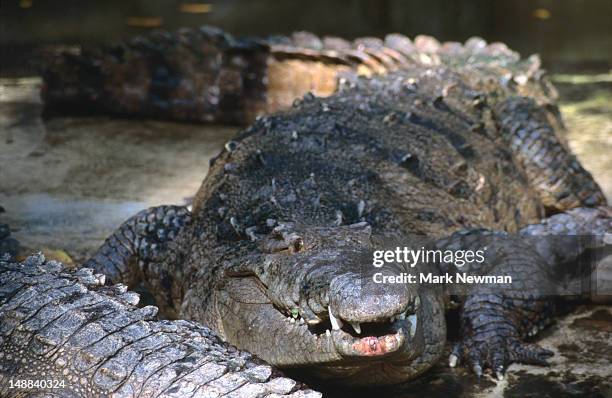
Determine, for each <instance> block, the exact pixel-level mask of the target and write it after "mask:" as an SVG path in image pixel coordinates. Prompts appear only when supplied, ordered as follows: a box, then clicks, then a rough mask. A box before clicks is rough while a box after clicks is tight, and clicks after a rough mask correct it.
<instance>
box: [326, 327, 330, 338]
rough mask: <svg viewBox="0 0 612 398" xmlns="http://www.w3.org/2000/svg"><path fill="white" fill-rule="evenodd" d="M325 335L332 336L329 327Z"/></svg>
mask: <svg viewBox="0 0 612 398" xmlns="http://www.w3.org/2000/svg"><path fill="white" fill-rule="evenodd" d="M325 335H326V336H327V337H329V336H331V332H330V331H329V329H327V330H326V331H325Z"/></svg>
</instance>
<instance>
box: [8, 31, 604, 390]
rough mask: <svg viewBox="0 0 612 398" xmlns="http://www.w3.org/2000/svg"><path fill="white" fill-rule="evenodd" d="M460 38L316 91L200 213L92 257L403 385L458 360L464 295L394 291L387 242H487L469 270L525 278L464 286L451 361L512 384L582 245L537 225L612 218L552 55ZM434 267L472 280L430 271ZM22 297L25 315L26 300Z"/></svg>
mask: <svg viewBox="0 0 612 398" xmlns="http://www.w3.org/2000/svg"><path fill="white" fill-rule="evenodd" d="M448 48H450V49H449V51H451V50H452V51H451V52H452V53H453V54H456V55H455V58H453V57H448V59H447V60H446V61H440V63H439V64H438V63H436V62H434V63H433V64H432V63H431V62H430V61H431V57H429V56H428V57H425V58H423V59H422V60H418V59H417V60H415V61H414V62H413V63H410V65H406V66H405V67H403V68H402V70H400V71H395V72H392V73H389V74H386V75H384V76H374V77H372V78H369V79H347V81H346V82H345V83H344V84H342V85H341V86H339V87H338V90H337V91H338V92H337V93H336V94H334V95H331V96H329V97H326V98H316V97H314V96H312V95H306V96H305V97H304V98H303V99H302V100H301V101H298V102H297V103H296V104H295V106H294V107H292V108H291V109H290V110H288V112H286V113H283V114H278V115H274V116H267V117H263V118H260V119H258V120H257V121H256V122H255V123H254V124H253V125H252V126H251V127H250V128H248V129H246V130H244V131H242V132H241V133H239V134H238V135H237V136H236V137H235V139H234V140H232V141H230V142H228V143H227V144H226V146H225V150H224V151H223V152H222V153H221V154H220V155H219V156H218V157H217V158H216V159H214V160H213V162H212V164H211V168H210V171H209V174H208V176H207V177H206V179H205V180H204V182H203V184H202V187H201V188H200V191H199V192H198V194H197V196H196V199H195V202H194V206H193V210H192V211H190V210H189V209H187V208H185V207H180V206H160V207H157V208H152V209H149V210H145V211H143V212H141V213H139V214H138V215H136V216H134V217H133V218H131V219H129V220H128V221H126V222H125V223H124V224H123V225H122V226H121V227H120V228H119V229H118V231H117V232H116V233H115V234H113V235H112V236H111V237H109V238H108V239H107V241H106V242H105V244H104V245H103V246H102V247H101V248H100V250H99V251H98V252H97V254H96V255H95V256H94V257H92V259H90V260H89V261H88V262H87V263H86V264H85V266H87V267H92V268H94V269H95V270H96V272H100V273H103V274H105V275H106V276H107V278H108V279H109V280H112V281H113V282H115V283H117V282H123V283H126V284H128V285H130V286H134V285H136V284H138V283H139V282H141V281H144V282H145V284H146V285H147V287H148V288H149V290H150V291H151V292H152V293H153V294H154V295H155V296H156V303H157V305H158V306H160V309H161V310H162V312H163V313H164V314H165V315H166V316H167V317H170V318H180V319H189V320H192V321H197V322H201V323H202V324H204V325H205V326H207V327H209V328H210V329H212V331H213V332H215V333H216V334H218V335H219V336H220V337H221V338H222V339H223V340H225V341H228V342H229V343H231V344H234V345H236V346H237V347H239V348H240V349H244V350H247V351H249V352H251V353H253V354H255V355H257V356H259V357H261V358H262V359H263V360H265V361H267V362H268V363H270V364H272V365H274V366H278V367H281V368H287V369H290V368H296V369H299V372H296V374H299V375H301V376H302V377H308V378H309V379H310V380H317V379H325V380H328V381H330V382H334V383H338V384H343V385H388V384H396V383H401V382H404V381H407V380H410V379H412V378H414V377H416V376H417V375H419V374H421V373H423V372H424V371H426V370H427V369H429V368H430V367H431V366H433V364H435V363H436V361H438V359H439V358H440V356H441V355H442V353H443V349H444V346H445V343H446V326H445V318H444V310H445V304H446V303H445V302H446V299H447V298H448V295H447V294H445V293H449V291H450V292H452V291H453V287H452V286H450V287H449V286H442V285H431V284H422V283H421V284H419V283H415V284H393V285H377V284H375V283H374V282H373V281H372V279H371V277H370V274H369V273H370V272H371V271H373V267H371V263H372V256H371V255H372V253H371V251H372V250H373V249H377V248H382V247H384V246H386V245H388V244H389V242H394V243H398V245H400V246H410V247H414V248H418V247H421V245H425V244H427V245H428V246H429V245H435V246H437V247H439V248H457V247H461V248H465V249H467V248H478V247H482V246H488V247H489V248H490V251H491V252H492V254H491V257H488V258H487V263H486V264H485V266H482V267H480V268H478V267H472V266H466V267H463V268H462V269H461V270H462V271H463V272H466V273H469V274H472V275H482V274H492V275H510V276H512V278H513V283H512V285H511V286H510V287H508V288H507V289H504V290H503V291H497V292H495V291H493V292H492V291H490V290H486V289H484V288H483V289H484V290H481V289H480V287H478V286H471V287H470V286H465V287H464V288H465V290H463V291H461V292H454V294H457V295H458V296H459V297H458V299H459V301H460V302H461V314H460V315H461V332H462V333H461V334H462V337H461V341H460V343H459V344H458V345H457V346H455V348H454V349H453V351H452V354H451V357H450V362H451V365H453V366H454V365H456V364H457V362H458V361H463V362H465V363H466V364H468V365H469V366H470V367H471V368H472V369H473V370H474V371H475V372H476V373H477V374H480V373H482V371H483V369H485V368H488V369H491V370H493V371H494V372H496V373H497V374H498V376H499V377H501V375H502V373H503V371H504V369H505V367H506V366H508V365H509V364H510V363H512V362H525V363H545V360H546V358H547V357H548V356H550V355H551V352H549V351H547V350H544V349H542V348H540V347H538V346H537V345H534V344H531V343H526V342H525V338H526V337H527V336H528V335H530V334H532V333H533V332H534V330H536V331H537V330H538V328H539V327H541V325H542V324H544V323H545V322H546V321H547V319H548V318H549V317H550V314H551V306H552V304H553V303H552V300H551V299H550V297H548V295H549V294H551V291H550V290H548V289H547V285H548V284H549V276H548V275H549V273H550V272H554V267H555V266H556V265H557V264H555V261H552V260H554V259H559V258H562V259H564V260H571V259H572V255H573V253H574V251H572V250H570V249H571V248H570V247H566V246H564V245H558V244H555V242H554V241H552V240H551V241H547V240H544V241H540V242H538V244H537V245H535V244H534V245H532V244H531V241H530V240H526V239H522V238H520V235H521V234H522V235H527V236H529V235H538V236H539V235H547V234H555V233H559V231H561V233H563V234H569V235H572V234H576V235H582V234H595V235H602V234H604V233H609V232H610V231H611V230H612V225H611V223H612V217H610V212H609V208H607V207H605V204H606V203H605V199H604V197H603V195H602V193H601V191H600V189H599V187H598V186H597V184H596V183H595V182H594V181H593V180H592V178H591V176H590V174H589V173H588V172H586V171H585V170H584V169H583V168H582V167H581V166H580V165H579V164H578V162H577V161H576V160H575V158H574V157H573V156H572V155H571V154H570V153H569V152H568V151H567V149H566V148H565V147H564V145H563V144H562V143H560V142H559V140H558V138H557V136H556V133H555V130H557V129H560V128H562V123H561V120H560V118H559V114H558V112H557V110H556V107H555V106H554V101H553V98H552V96H553V93H552V92H551V90H550V87H549V86H548V84H547V83H546V81H545V79H542V73H541V71H540V70H539V69H538V67H537V64H534V63H533V62H529V61H528V62H525V61H520V60H518V59H517V58H516V57H515V54H514V53H512V52H509V51H505V49H504V48H503V47H499V46H486V45H485V44H483V43H482V42H479V43H478V44H474V43H473V42H472V43H471V44H470V45H468V46H465V47H463V46H447V49H448ZM495 48H501V49H502V50H503V51H502V50H500V51H499V52H497V53H494V52H493V49H495ZM483 49H488V50H486V51H485V53H486V52H487V51H491V53H490V55H489V56H481V55H483ZM434 52H435V51H434ZM418 53H419V52H415V54H418ZM417 58H419V57H417ZM441 58H443V57H441ZM453 59H455V61H453ZM213 119H214V118H213ZM557 213H562V214H557ZM545 216H550V217H549V218H548V219H547V220H546V221H544V222H543V223H541V224H537V223H538V222H540V219H541V218H542V217H545ZM529 224H533V225H532V226H528V227H527V225H529ZM514 232H521V234H519V235H513V234H511V233H514ZM394 245H395V244H394ZM566 251H568V252H566ZM396 265H397V264H396ZM426 267H427V268H426ZM427 269H429V270H430V271H431V272H436V273H441V274H443V273H445V272H455V271H458V268H456V267H455V265H453V264H419V265H418V266H417V268H416V270H418V271H420V272H425V271H426V270H427ZM384 270H385V271H384V272H389V273H391V274H393V273H396V272H400V271H408V272H410V270H409V269H408V270H404V269H403V268H402V267H399V266H398V267H395V266H393V265H391V266H389V267H385V269H384ZM4 272H6V271H4ZM0 275H2V274H1V273H0ZM50 291H53V288H51V290H50ZM7 297H8V299H7V298H6V297H5V299H4V301H3V305H7V306H10V305H11V303H13V302H14V300H16V298H15V297H13V294H9V295H8V296H7ZM26 307H27V305H26ZM51 308H53V307H51ZM26 309H27V308H26ZM49 326H50V327H49V329H48V330H47V332H48V333H53V332H55V331H58V332H61V330H62V325H54V324H50V325H49ZM9 327H14V328H15V330H18V328H17V327H16V326H15V322H13V323H11V324H9ZM17 335H19V333H18V334H17ZM2 344H3V345H4V346H3V351H5V350H6V349H11V350H13V351H14V352H17V354H16V356H15V357H11V358H9V359H6V358H3V359H2V360H1V361H0V364H2V366H3V367H4V366H8V367H9V368H10V369H11V370H12V372H13V373H12V374H26V373H27V367H26V366H25V365H22V364H21V360H22V359H23V358H26V357H25V355H30V354H29V353H30V350H35V349H36V347H33V346H27V345H26V346H25V348H24V345H23V344H22V345H19V344H20V342H19V341H14V340H13V339H4V340H3V343H2ZM100 347H101V349H104V350H114V349H115V347H114V346H112V344H110V342H109V344H102V345H101V346H100ZM113 352H114V351H113ZM33 355H34V354H33ZM100 355H101V357H104V355H112V354H109V353H108V351H102V352H101V354H100ZM135 361H136V363H138V361H139V359H138V358H136V359H135ZM26 362H27V359H26ZM58 371H59V370H58V369H57V368H53V367H51V368H50V373H51V374H55V373H56V372H58ZM70 372H71V370H68V373H69V374H70ZM122 380H123V381H122V382H125V381H126V379H125V378H123V379H122ZM94 382H95V380H90V379H87V378H86V380H84V384H85V385H89V384H91V383H94ZM128 384H129V383H128Z"/></svg>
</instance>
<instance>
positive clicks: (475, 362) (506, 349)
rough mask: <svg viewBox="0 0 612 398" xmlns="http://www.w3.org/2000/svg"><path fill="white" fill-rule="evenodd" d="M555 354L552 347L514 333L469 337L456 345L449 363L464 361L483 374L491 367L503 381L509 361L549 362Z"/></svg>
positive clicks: (474, 370)
mask: <svg viewBox="0 0 612 398" xmlns="http://www.w3.org/2000/svg"><path fill="white" fill-rule="evenodd" d="M553 355H554V353H553V352H552V351H550V350H547V349H545V348H542V347H540V346H538V345H537V344H531V343H524V342H521V341H520V340H519V339H517V338H515V337H511V338H503V337H502V336H495V337H492V338H489V339H486V340H480V341H476V340H474V339H472V338H469V337H468V338H466V339H464V340H463V341H462V342H460V343H457V344H456V345H455V347H454V348H453V351H452V353H451V354H450V356H449V366H450V367H455V366H457V364H458V363H460V362H462V361H463V362H465V363H467V364H468V365H469V366H470V367H471V368H472V371H473V372H474V374H475V375H476V376H478V377H480V376H482V375H483V373H484V370H485V369H490V370H491V372H492V374H493V375H494V376H495V378H497V380H499V381H501V380H503V379H504V374H505V372H506V369H507V368H508V366H509V365H510V364H512V363H523V364H530V365H541V366H546V365H548V361H547V359H548V358H550V357H551V356H553Z"/></svg>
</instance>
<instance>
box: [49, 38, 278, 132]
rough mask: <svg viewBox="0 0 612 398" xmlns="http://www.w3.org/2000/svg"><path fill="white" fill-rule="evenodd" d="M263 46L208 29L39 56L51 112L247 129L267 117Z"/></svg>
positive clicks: (265, 52)
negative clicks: (232, 125) (245, 125)
mask: <svg viewBox="0 0 612 398" xmlns="http://www.w3.org/2000/svg"><path fill="white" fill-rule="evenodd" d="M268 53H269V48H268V46H267V45H266V44H265V43H263V42H261V41H257V40H237V39H235V38H234V37H232V36H231V35H228V34H226V33H224V32H223V31H221V30H219V29H215V28H210V27H202V28H200V29H182V30H179V31H177V32H175V33H164V32H155V33H152V34H150V35H147V36H141V37H136V38H134V39H131V40H129V41H126V42H123V43H121V44H119V45H116V46H113V47H107V48H102V49H98V50H89V49H85V50H82V51H80V52H78V53H74V52H73V53H71V52H63V53H61V54H59V55H55V56H47V57H45V61H44V62H43V63H44V66H43V70H42V76H43V81H44V84H43V89H42V93H41V94H42V97H43V100H44V101H45V105H46V110H47V111H51V112H57V111H59V112H69V113H74V112H99V111H102V112H107V113H112V114H119V115H130V116H144V117H153V118H159V117H163V118H169V119H173V120H179V121H197V122H207V121H220V122H229V123H241V124H243V123H247V122H248V121H250V120H251V119H253V118H254V117H255V115H257V114H260V113H262V112H263V111H265V81H266V79H267V78H266V72H267V68H266V62H267V58H268Z"/></svg>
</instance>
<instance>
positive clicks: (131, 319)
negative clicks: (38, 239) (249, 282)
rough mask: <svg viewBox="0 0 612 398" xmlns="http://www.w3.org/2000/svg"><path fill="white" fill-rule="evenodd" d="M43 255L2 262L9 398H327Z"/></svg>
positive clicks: (2, 351) (1, 360) (3, 386)
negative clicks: (160, 319) (271, 397)
mask: <svg viewBox="0 0 612 398" xmlns="http://www.w3.org/2000/svg"><path fill="white" fill-rule="evenodd" d="M103 285H104V277H103V276H102V275H95V274H93V272H92V270H91V269H87V268H82V269H79V270H72V271H67V270H63V269H62V266H61V264H59V263H56V262H45V260H44V258H43V257H42V256H40V255H39V256H33V257H30V258H29V259H27V260H26V261H25V262H24V263H21V264H15V263H10V262H8V261H5V260H1V259H0V396H2V397H20V396H43V395H44V396H61V397H106V396H113V397H185V396H191V397H203V396H224V397H225V396H227V397H262V396H291V397H296V398H297V397H319V396H320V394H319V393H316V392H313V391H311V390H309V389H307V388H306V387H304V386H303V385H302V384H300V383H297V382H295V381H293V380H291V379H288V378H285V377H283V376H282V375H280V374H279V373H278V372H276V371H274V370H273V369H272V368H271V367H270V366H269V365H267V364H265V363H263V362H262V361H260V360H258V359H256V358H254V357H252V356H251V355H250V354H248V353H246V352H243V351H238V350H237V349H236V348H234V347H230V346H229V345H227V344H225V343H223V342H222V341H221V340H220V339H219V338H218V337H216V336H215V335H214V334H213V333H212V332H211V331H210V330H209V329H207V328H205V327H202V326H200V325H198V324H196V323H192V322H187V321H158V320H156V319H155V314H156V312H157V308H156V307H152V306H146V307H142V308H138V307H136V304H137V303H138V295H137V294H135V293H132V292H128V291H127V288H126V287H125V286H123V285H115V286H103ZM277 394H278V395H277Z"/></svg>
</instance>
